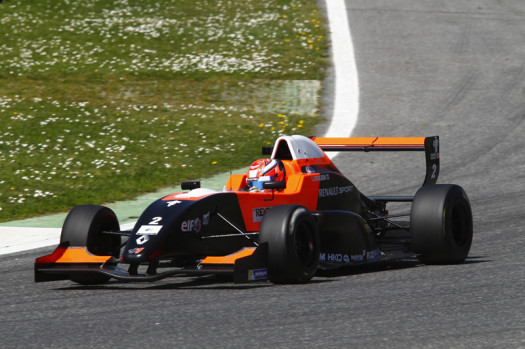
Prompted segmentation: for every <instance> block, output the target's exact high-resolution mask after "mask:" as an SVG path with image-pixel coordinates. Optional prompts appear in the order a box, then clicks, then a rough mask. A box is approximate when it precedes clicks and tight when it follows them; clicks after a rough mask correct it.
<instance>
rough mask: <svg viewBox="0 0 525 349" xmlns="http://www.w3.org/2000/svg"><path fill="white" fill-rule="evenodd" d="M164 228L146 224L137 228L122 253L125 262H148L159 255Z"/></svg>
mask: <svg viewBox="0 0 525 349" xmlns="http://www.w3.org/2000/svg"><path fill="white" fill-rule="evenodd" d="M162 231H163V226H162V225H158V224H146V225H141V226H139V227H138V228H137V227H136V228H135V229H134V231H133V233H132V234H131V235H130V237H129V240H128V242H127V244H126V248H125V249H124V251H123V253H122V260H123V261H124V262H146V261H148V260H150V259H152V258H153V257H154V256H155V255H158V252H157V250H158V249H159V246H160V245H161V242H162V240H163V235H164V234H163V233H162Z"/></svg>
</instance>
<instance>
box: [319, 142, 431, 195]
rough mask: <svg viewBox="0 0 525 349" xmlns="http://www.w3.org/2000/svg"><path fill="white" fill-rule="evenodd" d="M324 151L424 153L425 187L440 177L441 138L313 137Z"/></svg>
mask: <svg viewBox="0 0 525 349" xmlns="http://www.w3.org/2000/svg"><path fill="white" fill-rule="evenodd" d="M311 139H312V140H313V141H314V142H315V143H316V144H317V145H318V146H319V147H320V148H321V149H322V150H323V151H325V152H326V151H365V152H369V151H424V152H425V160H426V176H425V181H424V182H423V185H428V184H435V183H436V181H437V179H438V176H439V136H432V137H346V138H330V137H312V138H311Z"/></svg>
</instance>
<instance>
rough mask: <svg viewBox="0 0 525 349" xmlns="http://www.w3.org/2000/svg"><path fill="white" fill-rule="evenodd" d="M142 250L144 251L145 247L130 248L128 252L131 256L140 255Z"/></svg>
mask: <svg viewBox="0 0 525 349" xmlns="http://www.w3.org/2000/svg"><path fill="white" fill-rule="evenodd" d="M142 250H144V247H135V248H130V249H129V250H128V253H129V254H139V253H141V252H142Z"/></svg>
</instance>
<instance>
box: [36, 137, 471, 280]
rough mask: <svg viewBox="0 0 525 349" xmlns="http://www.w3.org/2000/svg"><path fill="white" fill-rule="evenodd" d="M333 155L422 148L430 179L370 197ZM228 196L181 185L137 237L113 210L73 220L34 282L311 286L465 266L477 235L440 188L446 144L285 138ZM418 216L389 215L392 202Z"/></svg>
mask: <svg viewBox="0 0 525 349" xmlns="http://www.w3.org/2000/svg"><path fill="white" fill-rule="evenodd" d="M327 151H424V152H425V159H426V177H425V180H424V183H423V185H422V186H421V188H420V189H419V190H418V191H417V192H416V194H415V195H414V196H366V195H364V194H363V193H361V192H360V191H359V190H358V189H357V188H356V187H355V186H354V184H352V182H351V181H350V180H349V179H348V178H346V177H345V176H344V175H343V174H342V173H341V172H340V171H339V170H338V169H337V168H336V166H335V165H334V164H333V163H332V161H331V160H330V158H329V157H328V156H327V154H326V153H325V152H327ZM263 153H264V154H266V155H270V154H271V157H270V158H269V159H263V160H258V161H256V162H255V163H254V164H253V165H252V166H251V167H250V169H249V171H248V173H246V174H233V175H230V177H229V179H228V181H227V183H226V185H225V187H224V190H223V191H222V192H219V191H214V190H210V189H205V188H200V183H199V182H183V183H182V190H186V191H185V192H181V193H175V194H171V195H168V196H165V197H162V198H160V199H159V200H157V201H155V202H153V203H152V204H151V205H150V206H149V207H147V208H146V210H145V211H144V212H143V213H142V215H141V216H140V218H139V219H138V221H137V222H136V224H135V225H134V228H133V229H132V230H129V231H123V230H121V229H120V225H119V222H118V219H117V217H116V215H115V213H114V212H113V211H112V210H111V209H109V208H107V207H104V206H98V205H80V206H76V207H74V208H73V209H72V210H71V211H70V213H69V214H68V216H67V218H66V220H65V222H64V225H63V228H62V234H61V238H60V243H59V245H58V247H57V248H56V250H55V251H54V252H53V253H51V254H50V255H46V256H43V257H40V258H37V259H36V261H35V281H37V282H42V281H53V280H67V279H69V280H72V281H75V282H78V283H81V284H98V283H104V282H107V281H108V280H110V279H112V278H113V279H116V280H120V281H155V280H159V279H162V278H165V277H168V276H176V275H209V274H228V275H232V276H233V279H234V281H235V282H248V281H256V280H270V281H271V282H274V283H301V282H307V281H309V280H310V279H311V278H312V277H313V276H314V274H315V273H316V271H317V270H318V269H333V268H337V267H341V266H348V265H358V264H364V263H374V262H379V261H385V260H390V259H394V258H395V259H397V258H405V257H414V256H415V257H417V258H418V259H419V260H420V261H421V262H423V263H427V264H451V263H461V262H463V261H464V260H465V258H466V257H467V255H468V253H469V250H470V245H471V242H472V235H473V223H472V212H471V207H470V203H469V200H468V198H467V195H466V194H465V192H464V190H463V189H462V188H461V187H459V186H458V185H451V184H436V181H437V178H438V174H439V138H438V137H437V136H434V137H408V138H398V137H368V138H367V137H363V138H320V137H311V138H307V137H304V136H283V137H280V138H278V139H277V141H276V143H275V146H274V147H270V148H266V149H263ZM399 202H405V203H408V204H411V206H410V210H409V211H407V212H400V213H389V210H388V209H387V206H388V205H389V204H391V203H399Z"/></svg>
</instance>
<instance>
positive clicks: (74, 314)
mask: <svg viewBox="0 0 525 349" xmlns="http://www.w3.org/2000/svg"><path fill="white" fill-rule="evenodd" d="M347 8H348V15H349V23H350V26H351V28H352V37H353V41H354V49H355V53H356V62H357V69H358V73H359V84H360V109H359V110H360V112H359V119H358V124H357V127H356V128H355V130H354V132H353V135H354V136H380V135H382V136H427V135H428V136H431V135H439V136H440V137H441V175H440V180H439V183H456V184H459V185H461V186H463V187H464V188H465V190H466V192H467V193H468V195H469V197H470V200H471V204H472V208H473V212H474V234H475V235H474V242H473V245H472V249H471V252H470V256H469V258H468V259H467V261H466V263H464V264H461V265H452V266H425V265H421V264H419V263H417V262H416V261H410V260H408V261H401V262H397V263H395V264H393V265H391V266H377V267H368V268H359V269H349V270H344V271H339V272H337V273H330V274H324V275H321V276H318V277H316V278H314V279H313V281H312V282H310V283H309V284H305V285H272V284H269V283H268V284H267V283H263V284H256V285H236V284H233V283H231V282H229V281H224V280H217V279H213V278H204V279H203V278H201V279H194V278H182V279H178V278H172V279H166V280H163V281H160V282H156V283H154V284H118V283H109V284H107V285H105V286H101V287H82V286H77V285H75V284H73V283H71V282H67V281H64V282H54V283H39V284H35V283H33V271H32V267H33V265H32V263H33V261H34V258H35V257H36V256H39V255H43V254H45V253H48V252H50V250H51V249H49V248H45V249H40V250H36V251H35V250H33V251H28V252H25V253H18V254H11V255H5V256H2V257H0V273H1V275H2V278H1V281H0V292H1V293H2V295H3V296H2V298H1V301H0V314H1V316H0V328H1V329H2V335H1V336H0V347H2V348H16V347H20V348H30V347H39V348H44V347H56V348H91V347H97V348H108V347H127V348H140V347H144V346H145V347H153V346H155V347H166V348H167V347H170V348H171V347H177V348H202V347H210V348H212V347H213V348H226V347H228V348H232V347H239V348H241V347H242V348H245V347H257V348H276V347H279V348H305V347H323V348H343V347H345V348H349V347H357V346H359V347H365V348H367V347H373V348H407V347H408V348H495V347H501V348H519V347H525V315H524V314H525V306H524V304H525V296H524V294H525V292H524V291H523V290H524V289H525V262H524V258H523V251H524V250H525V244H524V241H525V237H524V236H523V234H524V229H523V214H524V212H525V152H524V151H523V148H524V145H525V144H524V143H525V136H524V134H525V123H524V120H525V66H524V64H525V62H524V60H523V57H524V54H525V52H524V48H525V2H523V1H522V0H498V1H494V0H469V1H467V0H461V1H460V0H448V1H447V0H439V1H420V0H412V1H408V0H384V1H380V0H374V1H371V0H361V1H358V0H354V1H347ZM412 158H413V156H412V155H407V153H401V154H392V153H388V154H386V155H381V154H375V153H374V154H370V153H369V154H354V153H352V154H340V155H338V156H337V157H336V159H335V161H336V163H337V164H338V166H339V167H340V168H341V169H342V170H343V171H344V172H346V173H347V174H348V175H349V176H350V178H353V179H354V182H355V184H356V185H357V186H358V188H360V190H361V191H363V192H364V193H366V194H369V195H372V194H375V195H378V194H385V195H387V194H399V195H413V194H414V193H415V191H416V189H417V187H418V183H419V181H422V180H423V177H424V175H423V174H424V170H423V167H424V161H423V160H422V159H420V158H418V157H417V156H416V157H414V159H412ZM405 160H407V161H405ZM412 160H413V161H414V164H413V165H412V163H411V161H412ZM412 171H413V172H412ZM412 174H414V176H412Z"/></svg>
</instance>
